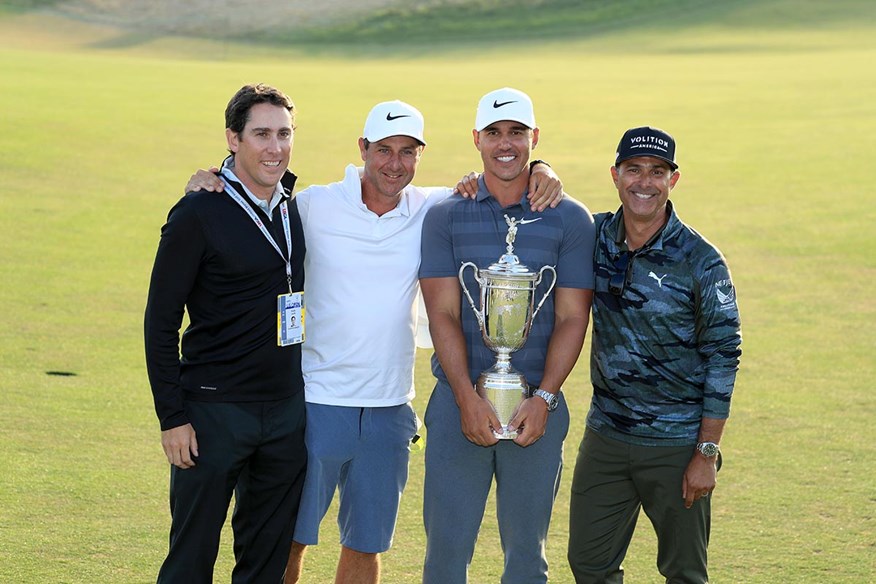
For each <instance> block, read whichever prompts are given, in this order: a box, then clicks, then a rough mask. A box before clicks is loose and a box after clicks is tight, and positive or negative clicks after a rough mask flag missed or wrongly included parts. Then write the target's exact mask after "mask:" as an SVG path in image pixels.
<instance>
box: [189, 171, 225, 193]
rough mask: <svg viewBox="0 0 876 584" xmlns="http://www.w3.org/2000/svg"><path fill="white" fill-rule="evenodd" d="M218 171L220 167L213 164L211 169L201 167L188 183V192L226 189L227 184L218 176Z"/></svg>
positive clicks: (213, 191) (212, 191)
mask: <svg viewBox="0 0 876 584" xmlns="http://www.w3.org/2000/svg"><path fill="white" fill-rule="evenodd" d="M217 172H219V169H218V168H216V167H215V166H211V167H210V170H204V169H203V168H199V169H198V171H197V172H196V173H195V174H193V175H192V177H191V178H190V179H189V182H188V184H187V185H186V192H187V193H192V192H195V191H210V192H211V193H218V192H221V191H223V190H225V184H224V183H223V182H222V180H220V179H219V177H218V176H216V173H217Z"/></svg>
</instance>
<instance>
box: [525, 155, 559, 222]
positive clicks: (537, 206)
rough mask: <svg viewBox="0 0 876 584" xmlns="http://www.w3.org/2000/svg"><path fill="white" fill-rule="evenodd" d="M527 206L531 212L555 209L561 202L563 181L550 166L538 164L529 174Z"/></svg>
mask: <svg viewBox="0 0 876 584" xmlns="http://www.w3.org/2000/svg"><path fill="white" fill-rule="evenodd" d="M527 198H528V199H529V206H530V207H532V210H533V211H544V210H545V209H547V208H548V207H551V208H555V207H556V206H557V205H559V204H560V201H562V200H563V181H561V180H560V177H559V176H557V173H555V172H554V169H552V168H551V167H550V166H548V165H547V164H545V163H541V162H539V163H538V164H534V165H533V166H532V167H531V168H530V172H529V194H528V195H527Z"/></svg>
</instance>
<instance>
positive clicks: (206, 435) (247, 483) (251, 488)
mask: <svg viewBox="0 0 876 584" xmlns="http://www.w3.org/2000/svg"><path fill="white" fill-rule="evenodd" d="M186 412H187V413H188V415H189V418H190V420H191V422H192V426H193V427H194V429H195V433H196V438H197V440H198V451H199V456H198V458H197V459H196V463H195V466H194V467H192V468H190V469H185V470H183V469H179V468H177V467H175V466H171V469H170V514H171V518H172V522H171V528H170V550H169V552H168V554H167V558H166V559H165V561H164V564H163V565H162V566H161V570H160V571H159V573H158V582H159V584H166V583H181V584H202V583H203V584H211V583H212V582H213V566H214V564H215V563H216V556H217V554H218V551H219V535H220V533H221V531H222V526H223V525H224V523H225V518H226V515H227V513H228V505H229V503H230V501H231V495H232V493H233V492H234V493H235V500H236V503H235V508H234V514H233V515H232V519H231V526H232V530H233V532H234V556H235V560H236V562H235V566H234V571H233V573H232V577H231V581H232V582H233V583H235V584H238V583H239V584H243V583H246V584H261V583H269V584H277V583H279V582H281V581H282V578H283V572H284V570H285V568H286V562H287V561H288V558H289V548H290V546H291V543H292V534H293V532H294V530H295V520H296V518H297V516H298V505H299V503H300V501H301V490H302V488H303V486H304V473H305V468H306V463H307V450H306V448H305V446H304V424H305V408H304V392H301V393H299V394H298V395H295V396H293V397H291V398H288V399H283V400H279V401H273V402H249V403H208V402H191V401H190V402H187V403H186Z"/></svg>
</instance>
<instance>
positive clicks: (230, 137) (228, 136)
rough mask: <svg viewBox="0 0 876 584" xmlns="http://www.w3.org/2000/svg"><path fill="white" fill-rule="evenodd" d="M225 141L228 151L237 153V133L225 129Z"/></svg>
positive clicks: (238, 142)
mask: <svg viewBox="0 0 876 584" xmlns="http://www.w3.org/2000/svg"><path fill="white" fill-rule="evenodd" d="M225 141H226V142H228V149H229V150H231V151H232V152H234V153H237V150H238V148H240V137H239V136H238V134H237V132H235V131H233V130H232V129H231V128H225Z"/></svg>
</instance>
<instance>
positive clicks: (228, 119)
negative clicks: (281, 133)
mask: <svg viewBox="0 0 876 584" xmlns="http://www.w3.org/2000/svg"><path fill="white" fill-rule="evenodd" d="M260 103H269V104H271V105H276V106H278V107H282V108H286V111H288V112H289V115H290V116H291V118H292V128H293V129H294V128H295V104H294V103H292V100H291V99H290V98H289V96H288V95H286V94H285V93H283V92H282V91H280V90H279V89H277V88H276V87H271V86H270V85H265V84H264V83H256V84H249V85H244V86H243V87H241V88H240V89H239V90H238V91H237V93H235V94H234V97H232V98H231V101H229V102H228V107H226V108H225V127H226V128H228V129H229V130H231V131H232V132H234V133H235V134H240V133H241V132H243V129H244V128H245V127H246V123H247V122H248V121H249V111H250V110H251V109H252V108H253V106H255V105H258V104H260Z"/></svg>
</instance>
